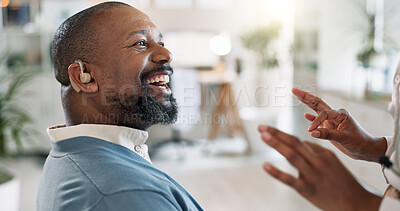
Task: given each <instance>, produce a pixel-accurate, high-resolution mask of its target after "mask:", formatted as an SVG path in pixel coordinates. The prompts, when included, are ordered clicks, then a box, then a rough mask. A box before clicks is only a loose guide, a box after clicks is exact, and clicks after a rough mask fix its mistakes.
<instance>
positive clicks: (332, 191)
mask: <svg viewBox="0 0 400 211" xmlns="http://www.w3.org/2000/svg"><path fill="white" fill-rule="evenodd" d="M258 130H259V131H260V133H261V137H262V139H263V140H264V142H265V143H267V144H268V145H270V146H271V147H273V148H275V149H276V150H277V151H278V152H279V153H280V154H282V155H283V156H284V157H286V159H287V160H288V161H289V162H290V163H291V164H292V165H293V166H294V167H296V168H297V169H298V171H299V177H298V178H295V177H293V176H292V175H290V174H287V173H285V172H282V171H280V170H279V169H277V168H276V167H274V166H272V165H271V164H269V163H266V164H264V166H263V167H264V170H265V171H266V172H267V173H268V174H270V175H271V176H272V177H274V178H276V179H278V180H279V181H281V182H283V183H285V184H286V185H288V186H290V187H292V188H293V189H295V190H296V191H297V192H299V193H300V194H301V195H302V196H303V197H305V198H306V199H307V200H309V201H310V202H311V203H313V204H314V205H316V206H318V207H319V208H321V209H322V210H378V208H379V204H380V201H381V200H382V199H381V198H380V197H379V196H376V195H374V194H371V193H369V192H368V191H366V190H365V189H364V188H363V187H361V185H360V184H359V183H358V182H357V181H356V180H355V179H354V178H353V176H352V175H351V174H350V173H349V171H348V170H347V169H346V168H345V167H344V166H343V164H342V163H341V162H340V161H339V159H338V158H337V157H336V156H335V154H334V153H333V152H331V151H329V150H327V149H325V148H323V147H321V146H319V145H317V144H313V143H310V142H301V141H300V140H299V139H298V138H297V137H294V136H292V135H289V134H286V133H284V132H282V131H279V130H277V129H275V128H273V127H269V126H259V128H258Z"/></svg>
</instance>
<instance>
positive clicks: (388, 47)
mask: <svg viewBox="0 0 400 211" xmlns="http://www.w3.org/2000/svg"><path fill="white" fill-rule="evenodd" d="M383 3H384V2H379V1H368V0H366V1H362V2H359V4H358V7H359V8H360V9H359V10H360V11H361V15H362V16H363V20H364V27H363V29H362V33H363V39H362V40H361V43H360V44H361V47H360V49H359V51H358V52H357V57H356V58H357V62H358V66H359V67H361V68H360V70H361V71H360V72H359V73H358V74H361V77H360V78H363V79H364V83H361V84H360V86H359V88H356V90H358V92H357V95H358V96H359V97H360V98H366V99H378V98H381V97H384V95H385V94H386V95H387V96H390V94H389V91H388V90H387V87H386V88H385V87H381V88H375V89H373V87H374V86H373V84H376V83H378V84H379V83H383V82H384V81H387V80H390V77H391V76H390V75H389V74H388V72H389V66H390V64H391V63H392V61H393V60H395V59H397V58H396V53H394V52H395V51H396V49H398V47H397V46H396V44H395V42H394V41H393V40H392V39H391V38H390V37H389V36H388V34H387V33H385V28H387V27H385V25H384V23H385V22H384V20H385V17H387V16H389V15H391V14H390V12H393V11H392V10H387V11H385V10H384V7H383ZM385 4H388V3H387V2H386V3H385ZM386 6H388V8H390V6H391V5H386ZM386 6H385V7H386ZM378 34H379V36H377V35H378ZM368 75H375V76H376V75H381V76H382V78H383V80H384V81H380V82H379V81H377V80H376V78H374V77H369V76H368Z"/></svg>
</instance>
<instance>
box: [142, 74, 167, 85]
mask: <svg viewBox="0 0 400 211" xmlns="http://www.w3.org/2000/svg"><path fill="white" fill-rule="evenodd" d="M156 82H164V83H163V84H166V83H169V75H161V76H158V77H155V78H152V79H151V80H146V83H148V84H152V83H156Z"/></svg>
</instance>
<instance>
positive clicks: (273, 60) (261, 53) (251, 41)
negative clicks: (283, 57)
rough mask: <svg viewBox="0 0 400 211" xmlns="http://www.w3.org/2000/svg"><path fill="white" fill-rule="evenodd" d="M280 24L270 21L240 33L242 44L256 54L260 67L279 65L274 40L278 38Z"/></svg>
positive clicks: (271, 67)
mask: <svg viewBox="0 0 400 211" xmlns="http://www.w3.org/2000/svg"><path fill="white" fill-rule="evenodd" d="M281 28H282V25H281V23H280V22H272V23H270V24H269V25H267V26H263V27H258V28H255V29H253V30H251V31H249V32H247V33H245V34H243V35H242V37H241V41H242V43H243V46H244V47H245V48H247V49H248V50H250V51H253V52H254V53H255V54H256V55H257V57H258V58H257V60H258V63H259V65H260V67H261V68H262V69H273V68H275V67H279V60H278V57H277V52H276V49H275V46H273V44H274V42H275V41H276V40H277V39H278V38H279V36H280V32H281Z"/></svg>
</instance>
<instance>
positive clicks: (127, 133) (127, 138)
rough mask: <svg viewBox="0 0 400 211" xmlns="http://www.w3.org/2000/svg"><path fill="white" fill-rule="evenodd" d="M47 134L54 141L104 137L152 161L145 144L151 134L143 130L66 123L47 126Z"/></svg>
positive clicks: (103, 138)
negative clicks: (81, 137) (68, 124)
mask: <svg viewBox="0 0 400 211" xmlns="http://www.w3.org/2000/svg"><path fill="white" fill-rule="evenodd" d="M47 134H48V135H49V137H50V139H51V140H52V141H53V142H57V141H61V140H65V139H69V138H74V137H78V136H89V137H94V138H98V139H102V140H105V141H108V142H111V143H114V144H119V145H121V146H124V147H126V148H128V149H130V150H132V151H134V152H135V153H137V154H139V155H140V156H141V157H143V158H144V159H146V160H147V161H149V162H151V161H150V157H149V154H148V149H147V145H146V144H145V142H146V140H147V138H148V137H149V134H148V133H147V132H146V131H143V130H137V129H133V128H128V127H123V126H116V125H103V124H80V125H74V126H68V127H67V126H66V125H65V124H64V125H55V126H52V127H49V128H47Z"/></svg>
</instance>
